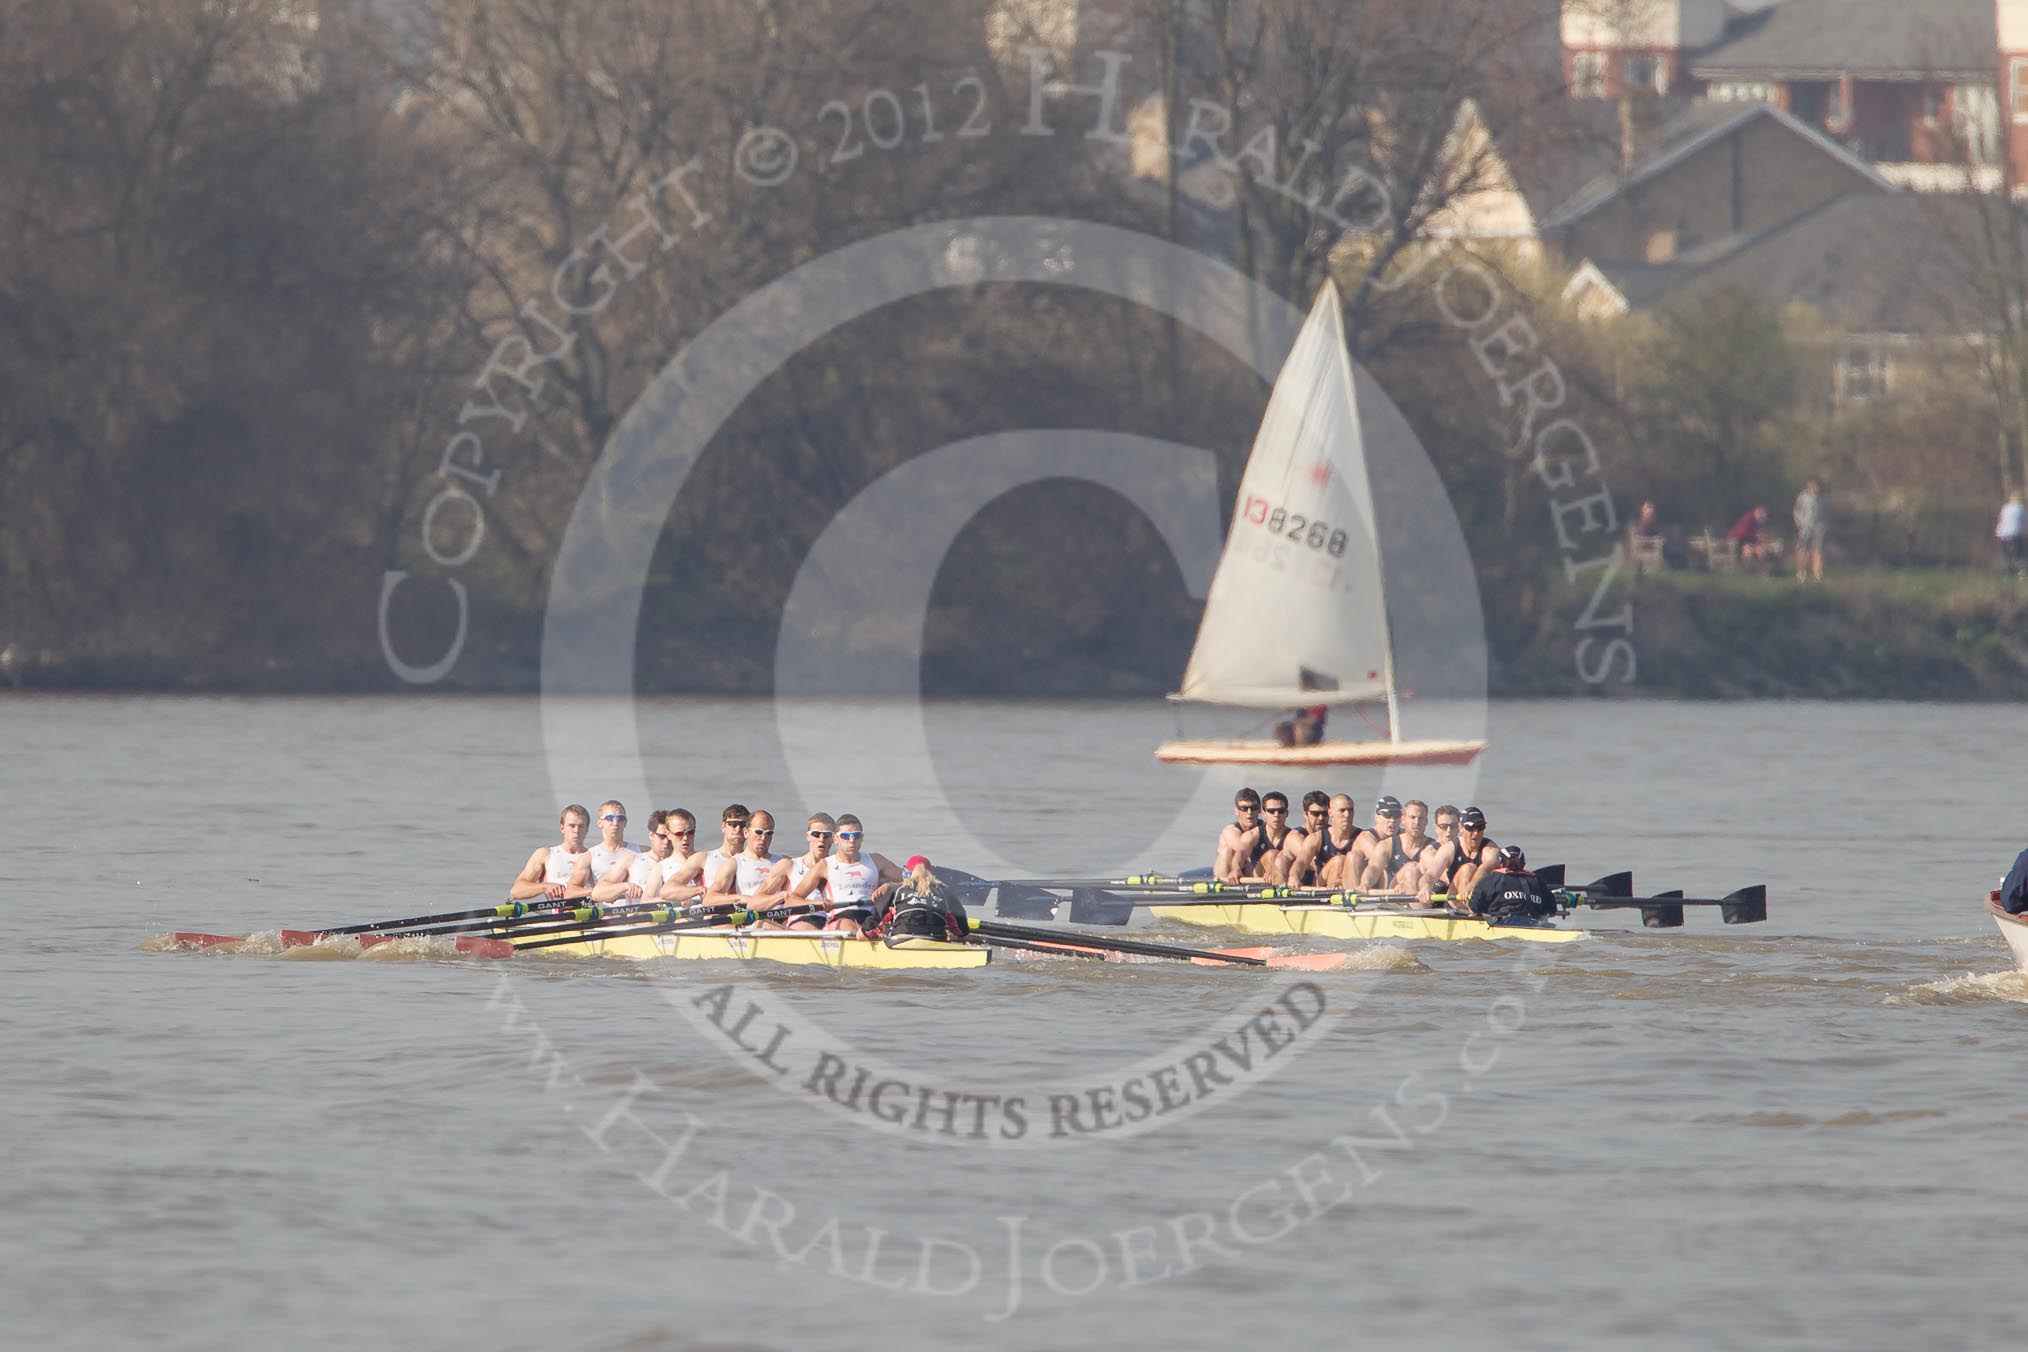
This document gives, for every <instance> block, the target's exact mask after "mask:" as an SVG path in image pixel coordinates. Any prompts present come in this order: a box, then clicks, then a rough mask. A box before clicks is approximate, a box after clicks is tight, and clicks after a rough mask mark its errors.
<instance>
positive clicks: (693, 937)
mask: <svg viewBox="0 0 2028 1352" xmlns="http://www.w3.org/2000/svg"><path fill="white" fill-rule="evenodd" d="M491 942H499V941H497V940H495V941H491ZM468 947H470V948H476V947H477V945H468ZM540 951H541V952H542V953H544V954H548V955H551V956H564V957H580V958H635V959H654V958H735V959H743V960H747V961H755V960H758V961H762V962H783V963H790V964H793V965H796V966H809V967H838V968H844V967H853V968H871V969H876V970H881V971H898V970H903V969H907V970H923V969H930V968H938V969H945V968H955V967H984V966H985V965H986V963H987V962H988V961H990V960H991V958H992V956H993V951H992V950H991V949H989V948H986V947H984V946H982V945H979V944H962V943H950V942H948V941H946V940H942V939H926V938H921V937H918V936H915V935H902V936H898V937H895V938H891V939H867V938H863V937H861V936H858V935H851V934H840V933H836V932H831V931H821V930H720V929H703V930H679V931H677V932H675V933H662V934H615V935H611V936H609V937H599V936H597V935H593V936H590V937H588V938H586V939H585V940H583V941H582V942H580V943H572V944H557V945H554V946H553V947H549V948H544V949H542V950H540Z"/></svg>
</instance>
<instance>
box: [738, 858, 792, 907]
mask: <svg viewBox="0 0 2028 1352" xmlns="http://www.w3.org/2000/svg"><path fill="white" fill-rule="evenodd" d="M780 859H781V856H780V855H778V854H771V855H769V856H768V857H767V858H765V859H756V858H754V857H753V856H752V855H750V854H748V853H747V852H746V851H744V850H741V851H740V852H739V857H738V858H737V859H735V860H733V890H734V891H736V892H738V893H739V894H740V895H741V896H743V897H750V896H752V895H753V894H754V893H755V892H757V891H759V890H760V885H761V884H762V883H764V882H766V881H767V880H768V874H770V873H773V872H774V871H775V864H776V862H777V861H778V860H780Z"/></svg>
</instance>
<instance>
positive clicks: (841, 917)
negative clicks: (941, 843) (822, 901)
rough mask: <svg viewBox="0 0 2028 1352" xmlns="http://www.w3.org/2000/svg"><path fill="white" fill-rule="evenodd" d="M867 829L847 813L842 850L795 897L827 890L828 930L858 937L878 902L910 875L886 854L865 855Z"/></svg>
mask: <svg viewBox="0 0 2028 1352" xmlns="http://www.w3.org/2000/svg"><path fill="white" fill-rule="evenodd" d="M865 841H866V827H865V825H864V824H862V823H861V822H860V820H859V818H857V817H855V816H853V815H852V814H851V813H849V812H848V813H846V814H845V815H844V816H842V817H840V818H839V819H838V849H837V852H836V853H835V854H831V855H829V856H827V857H825V858H824V859H822V860H820V861H819V862H818V863H817V865H816V866H815V867H813V868H812V869H811V870H810V871H809V872H808V873H806V874H804V875H803V880H802V881H801V882H799V883H797V884H796V887H795V896H796V897H797V899H799V900H801V899H805V898H808V897H811V896H814V895H815V894H816V893H817V891H818V889H819V888H821V889H823V890H824V891H825V892H826V893H827V894H828V895H829V897H830V901H831V916H830V924H829V925H827V926H826V928H827V929H835V930H842V931H844V932H845V933H847V934H857V933H859V931H860V930H861V928H862V927H864V926H865V925H866V923H867V922H868V921H870V920H871V919H872V917H873V911H874V909H875V907H874V903H875V902H878V901H880V900H882V899H884V898H885V897H886V896H887V894H888V892H889V891H890V890H891V889H892V888H893V887H894V885H895V884H896V883H898V882H900V881H901V880H902V879H903V877H905V876H906V875H905V874H903V873H902V871H901V869H900V868H898V867H897V866H896V865H895V863H894V861H893V860H891V859H889V858H888V857H887V856H886V855H882V854H864V853H862V849H863V847H864V845H865Z"/></svg>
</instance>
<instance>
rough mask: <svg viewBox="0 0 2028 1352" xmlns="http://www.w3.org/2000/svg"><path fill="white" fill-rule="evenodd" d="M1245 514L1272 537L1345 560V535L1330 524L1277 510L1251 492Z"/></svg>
mask: <svg viewBox="0 0 2028 1352" xmlns="http://www.w3.org/2000/svg"><path fill="white" fill-rule="evenodd" d="M1241 515H1243V516H1244V517H1245V518H1246V520H1247V521H1248V522H1250V523H1251V524H1253V525H1256V526H1261V527H1265V528H1266V530H1267V532H1268V534H1270V535H1278V536H1280V537H1281V538H1282V539H1284V540H1294V541H1295V542H1296V543H1297V544H1299V545H1307V546H1308V547H1310V548H1311V549H1317V550H1322V551H1323V552H1324V553H1326V554H1329V555H1330V556H1331V557H1332V558H1334V559H1342V558H1344V557H1345V532H1344V531H1342V530H1332V529H1331V526H1330V523H1329V522H1326V521H1314V520H1312V519H1311V518H1309V517H1307V516H1304V515H1303V514H1302V513H1301V512H1291V511H1289V510H1288V509H1287V508H1285V507H1277V506H1275V505H1274V504H1273V503H1271V502H1269V501H1268V500H1267V499H1266V498H1263V497H1257V496H1255V495H1254V494H1251V493H1249V494H1247V498H1246V506H1245V507H1244V508H1243V509H1242V510H1241Z"/></svg>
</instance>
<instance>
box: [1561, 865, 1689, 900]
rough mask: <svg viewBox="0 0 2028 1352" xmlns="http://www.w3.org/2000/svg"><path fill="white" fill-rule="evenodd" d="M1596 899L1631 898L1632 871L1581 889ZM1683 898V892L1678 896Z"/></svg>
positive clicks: (1609, 877)
mask: <svg viewBox="0 0 2028 1352" xmlns="http://www.w3.org/2000/svg"><path fill="white" fill-rule="evenodd" d="M1579 890H1580V891H1583V892H1587V893H1590V894H1591V895H1592V896H1594V897H1631V896H1632V895H1634V875H1633V871H1632V870H1631V869H1630V870H1628V871H1626V872H1624V873H1608V874H1606V876H1605V877H1603V878H1600V879H1598V880H1597V881H1595V882H1593V883H1591V884H1590V885H1589V886H1586V887H1583V888H1580V889H1579ZM1676 895H1677V896H1679V897H1680V896H1682V895H1683V894H1682V893H1681V892H1678V893H1677V894H1676Z"/></svg>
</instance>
